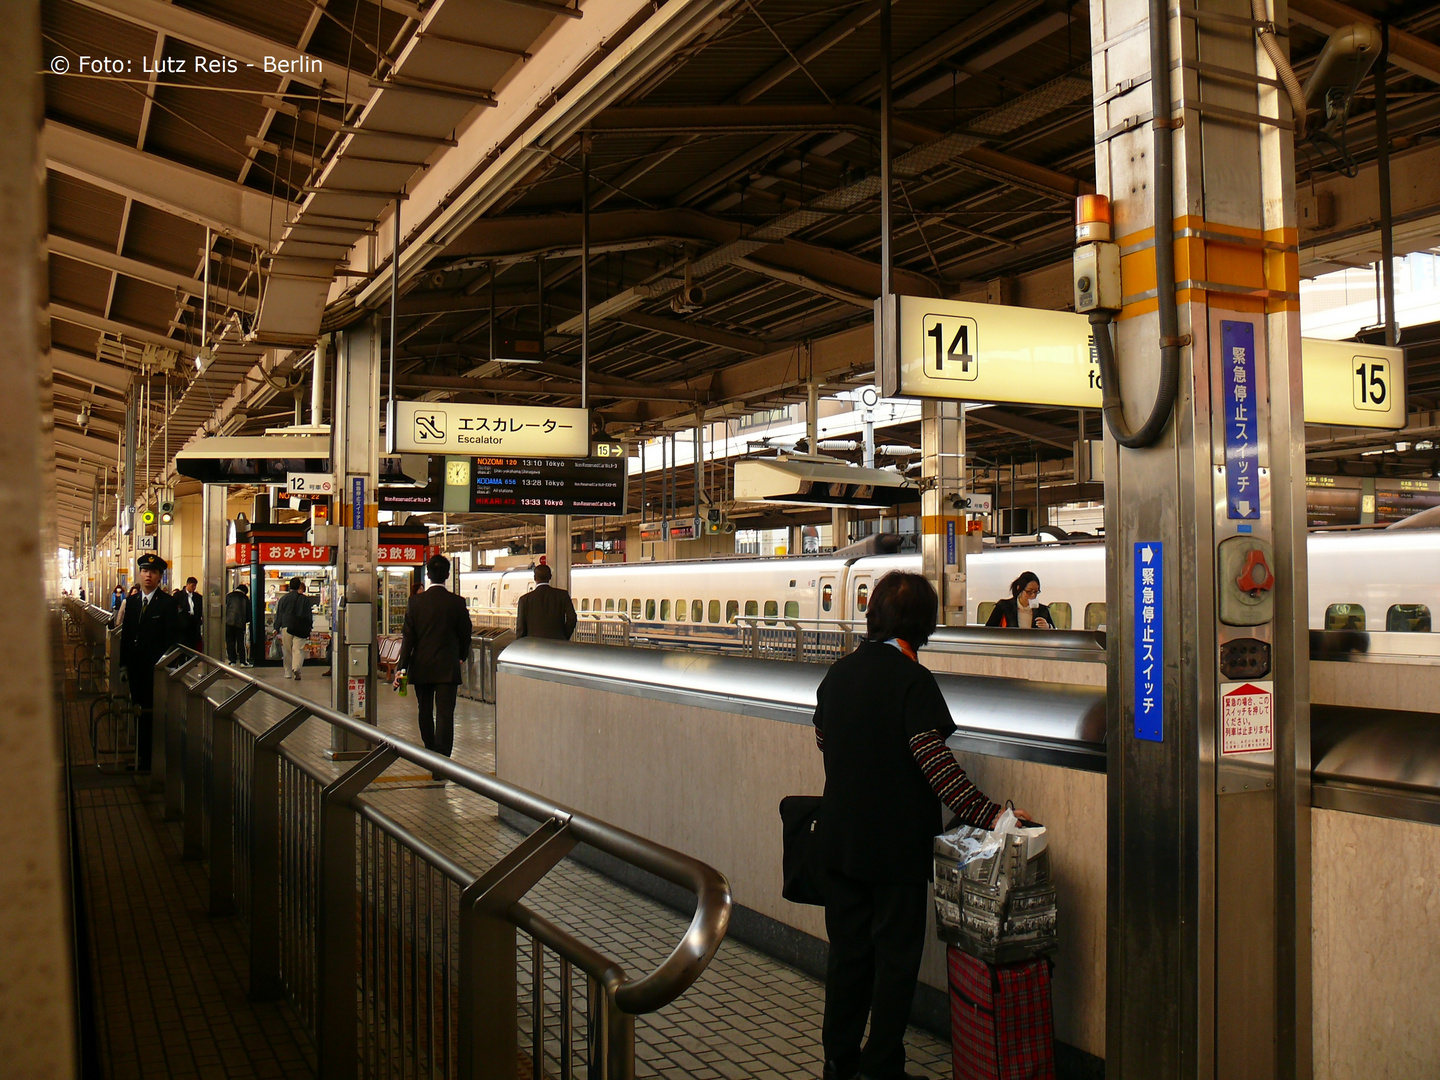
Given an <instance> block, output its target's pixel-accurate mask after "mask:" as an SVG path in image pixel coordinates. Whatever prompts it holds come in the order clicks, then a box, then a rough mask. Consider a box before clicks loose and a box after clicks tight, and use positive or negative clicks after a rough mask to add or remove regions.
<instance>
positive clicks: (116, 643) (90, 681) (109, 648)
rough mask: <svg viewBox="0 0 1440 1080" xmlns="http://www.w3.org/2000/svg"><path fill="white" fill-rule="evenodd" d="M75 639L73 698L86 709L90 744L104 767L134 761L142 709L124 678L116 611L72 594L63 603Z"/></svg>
mask: <svg viewBox="0 0 1440 1080" xmlns="http://www.w3.org/2000/svg"><path fill="white" fill-rule="evenodd" d="M61 610H62V611H63V612H64V615H65V618H66V620H67V624H68V626H69V627H70V629H71V631H72V632H73V633H74V635H75V638H76V642H75V653H74V656H75V701H76V703H77V704H78V705H81V706H83V707H85V708H87V709H88V712H89V734H90V747H91V750H92V752H93V753H94V757H95V766H96V768H98V769H99V770H100V771H101V772H118V771H121V770H122V769H124V768H125V767H126V766H127V765H133V764H134V757H135V732H136V721H137V719H138V717H139V710H138V709H136V707H135V706H134V705H132V704H131V702H130V694H129V689H128V687H127V686H126V684H125V683H124V681H123V679H122V678H121V670H120V628H119V626H118V625H112V622H113V621H114V620H113V618H112V615H113V613H112V612H110V611H107V610H105V609H104V608H99V607H96V606H95V605H93V604H88V603H85V602H84V601H81V600H76V599H73V598H69V599H66V600H65V601H64V602H63V604H62V607H61Z"/></svg>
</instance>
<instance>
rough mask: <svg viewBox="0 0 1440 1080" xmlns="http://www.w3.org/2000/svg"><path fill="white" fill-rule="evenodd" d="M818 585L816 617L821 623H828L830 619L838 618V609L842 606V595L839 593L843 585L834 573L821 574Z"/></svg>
mask: <svg viewBox="0 0 1440 1080" xmlns="http://www.w3.org/2000/svg"><path fill="white" fill-rule="evenodd" d="M819 585H820V592H819V604H818V606H819V609H820V610H819V611H818V612H816V617H817V618H819V619H820V620H821V621H822V622H829V621H830V620H832V619H838V618H840V617H841V615H840V609H841V607H842V606H843V604H844V594H843V593H842V591H841V590H842V589H843V588H844V584H843V582H842V581H841V579H840V575H838V574H834V573H825V574H821V575H820V582H819Z"/></svg>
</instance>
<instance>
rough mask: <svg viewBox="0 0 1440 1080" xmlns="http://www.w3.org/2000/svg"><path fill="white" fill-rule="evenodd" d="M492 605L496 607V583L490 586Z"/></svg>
mask: <svg viewBox="0 0 1440 1080" xmlns="http://www.w3.org/2000/svg"><path fill="white" fill-rule="evenodd" d="M490 606H491V607H494V606H495V586H494V585H491V586H490Z"/></svg>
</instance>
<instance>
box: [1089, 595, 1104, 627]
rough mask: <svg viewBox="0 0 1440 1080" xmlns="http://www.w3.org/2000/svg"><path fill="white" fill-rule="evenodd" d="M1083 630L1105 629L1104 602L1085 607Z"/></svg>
mask: <svg viewBox="0 0 1440 1080" xmlns="http://www.w3.org/2000/svg"><path fill="white" fill-rule="evenodd" d="M1085 629H1086V630H1104V629H1105V602H1104V601H1103V600H1102V601H1099V602H1097V603H1093V604H1086V605H1085Z"/></svg>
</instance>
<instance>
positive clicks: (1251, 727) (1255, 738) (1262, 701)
mask: <svg viewBox="0 0 1440 1080" xmlns="http://www.w3.org/2000/svg"><path fill="white" fill-rule="evenodd" d="M1274 686H1275V684H1274V683H1270V682H1260V683H1251V682H1244V683H1221V684H1220V753H1222V754H1253V753H1255V752H1256V751H1257V750H1272V749H1274V743H1275V738H1274V733H1275V720H1274V716H1275V710H1274V708H1273V703H1274V701H1275V694H1274Z"/></svg>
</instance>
